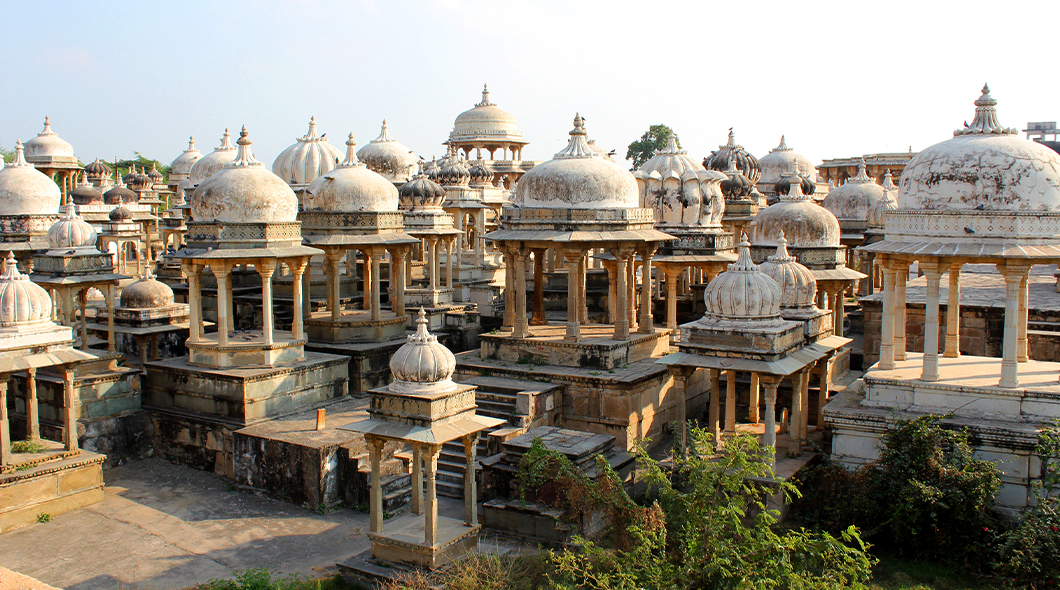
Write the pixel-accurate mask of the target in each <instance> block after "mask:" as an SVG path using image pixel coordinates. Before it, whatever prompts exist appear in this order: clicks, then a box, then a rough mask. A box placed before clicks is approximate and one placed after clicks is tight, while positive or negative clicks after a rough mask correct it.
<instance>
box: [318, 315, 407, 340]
mask: <svg viewBox="0 0 1060 590" xmlns="http://www.w3.org/2000/svg"><path fill="white" fill-rule="evenodd" d="M407 323H408V316H407V315H403V316H395V315H394V313H393V312H389V311H384V312H383V313H382V318H381V319H378V320H373V319H371V312H370V311H355V312H346V313H343V314H342V317H341V318H339V319H337V320H333V319H331V312H330V311H318V312H316V313H314V314H313V315H312V317H310V318H308V319H306V320H305V332H306V337H307V338H308V339H309V340H310V341H314V342H330V343H345V342H385V341H389V340H394V339H397V338H402V337H403V336H405V325H406V324H407Z"/></svg>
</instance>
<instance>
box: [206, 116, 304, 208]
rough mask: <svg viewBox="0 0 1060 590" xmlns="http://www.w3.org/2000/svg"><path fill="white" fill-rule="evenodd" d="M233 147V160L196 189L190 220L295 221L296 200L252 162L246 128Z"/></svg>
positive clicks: (263, 167) (281, 182)
mask: <svg viewBox="0 0 1060 590" xmlns="http://www.w3.org/2000/svg"><path fill="white" fill-rule="evenodd" d="M236 143H237V144H238V146H239V147H238V149H237V151H236V159H235V160H233V161H232V162H230V163H229V164H228V165H227V166H225V167H224V168H223V169H222V170H221V171H220V172H218V173H217V174H214V175H213V176H211V177H209V178H207V179H206V180H204V181H203V182H202V184H200V185H199V188H197V189H195V193H194V194H193V195H192V197H191V214H192V217H193V218H194V219H195V220H197V221H206V222H209V221H219V222H228V223H270V222H271V223H278V222H290V221H295V220H296V218H297V216H298V197H297V196H295V194H294V191H293V190H291V187H290V186H288V185H287V183H286V182H284V181H283V179H282V178H280V177H279V176H276V175H275V174H273V173H272V172H270V171H269V170H268V169H267V168H265V165H264V164H262V163H261V162H259V161H257V160H255V159H254V155H253V154H252V153H251V152H250V144H251V141H250V139H248V138H247V128H246V127H245V126H244V127H243V130H242V131H240V133H239V141H237V142H236ZM203 159H205V158H203Z"/></svg>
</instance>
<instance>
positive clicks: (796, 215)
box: [754, 175, 840, 248]
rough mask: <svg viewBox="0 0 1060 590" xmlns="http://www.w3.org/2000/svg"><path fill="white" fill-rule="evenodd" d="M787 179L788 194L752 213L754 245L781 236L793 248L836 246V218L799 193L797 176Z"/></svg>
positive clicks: (771, 242) (776, 242)
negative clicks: (786, 239) (753, 215)
mask: <svg viewBox="0 0 1060 590" xmlns="http://www.w3.org/2000/svg"><path fill="white" fill-rule="evenodd" d="M788 179H789V180H790V184H789V187H788V191H789V192H788V194H786V195H782V196H781V197H780V200H779V201H777V202H776V203H773V204H772V205H770V206H768V207H766V208H765V209H762V210H761V211H759V212H758V214H757V215H755V219H754V228H755V229H754V241H755V245H756V246H777V245H779V244H780V238H781V237H782V236H784V237H787V238H789V240H788V243H789V244H791V246H792V247H794V248H820V247H832V246H838V245H839V238H840V229H839V220H838V219H836V217H835V215H832V212H831V211H829V210H828V209H825V208H824V207H822V206H820V205H818V204H817V203H815V202H813V200H811V199H810V197H807V196H806V195H803V194H802V186H801V181H800V179H799V178H797V177H796V176H795V175H790V176H789V177H788Z"/></svg>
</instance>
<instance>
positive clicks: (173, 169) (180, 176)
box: [107, 137, 202, 180]
mask: <svg viewBox="0 0 1060 590" xmlns="http://www.w3.org/2000/svg"><path fill="white" fill-rule="evenodd" d="M201 159H202V152H200V151H199V150H197V149H195V138H194V137H189V138H188V149H186V150H184V151H183V152H182V153H181V154H180V155H179V156H177V159H175V160H173V163H172V164H170V165H169V177H170V178H171V179H173V180H184V179H186V178H188V175H189V174H191V168H192V167H193V166H195V162H198V161H199V160H201ZM107 174H110V173H109V172H108V173H107Z"/></svg>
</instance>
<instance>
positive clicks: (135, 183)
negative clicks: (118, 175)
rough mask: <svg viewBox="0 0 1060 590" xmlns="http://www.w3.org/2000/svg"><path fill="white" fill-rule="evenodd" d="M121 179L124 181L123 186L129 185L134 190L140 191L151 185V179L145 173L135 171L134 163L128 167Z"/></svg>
mask: <svg viewBox="0 0 1060 590" xmlns="http://www.w3.org/2000/svg"><path fill="white" fill-rule="evenodd" d="M121 180H122V182H124V183H125V186H127V187H129V188H130V189H132V190H134V191H138V190H141V191H142V190H144V189H146V188H147V187H148V186H150V185H151V179H150V178H148V177H147V175H146V174H144V173H143V171H137V170H136V165H135V164H133V165H132V166H131V167H130V168H129V171H128V172H127V173H126V174H125V176H123V177H122V179H121Z"/></svg>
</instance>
